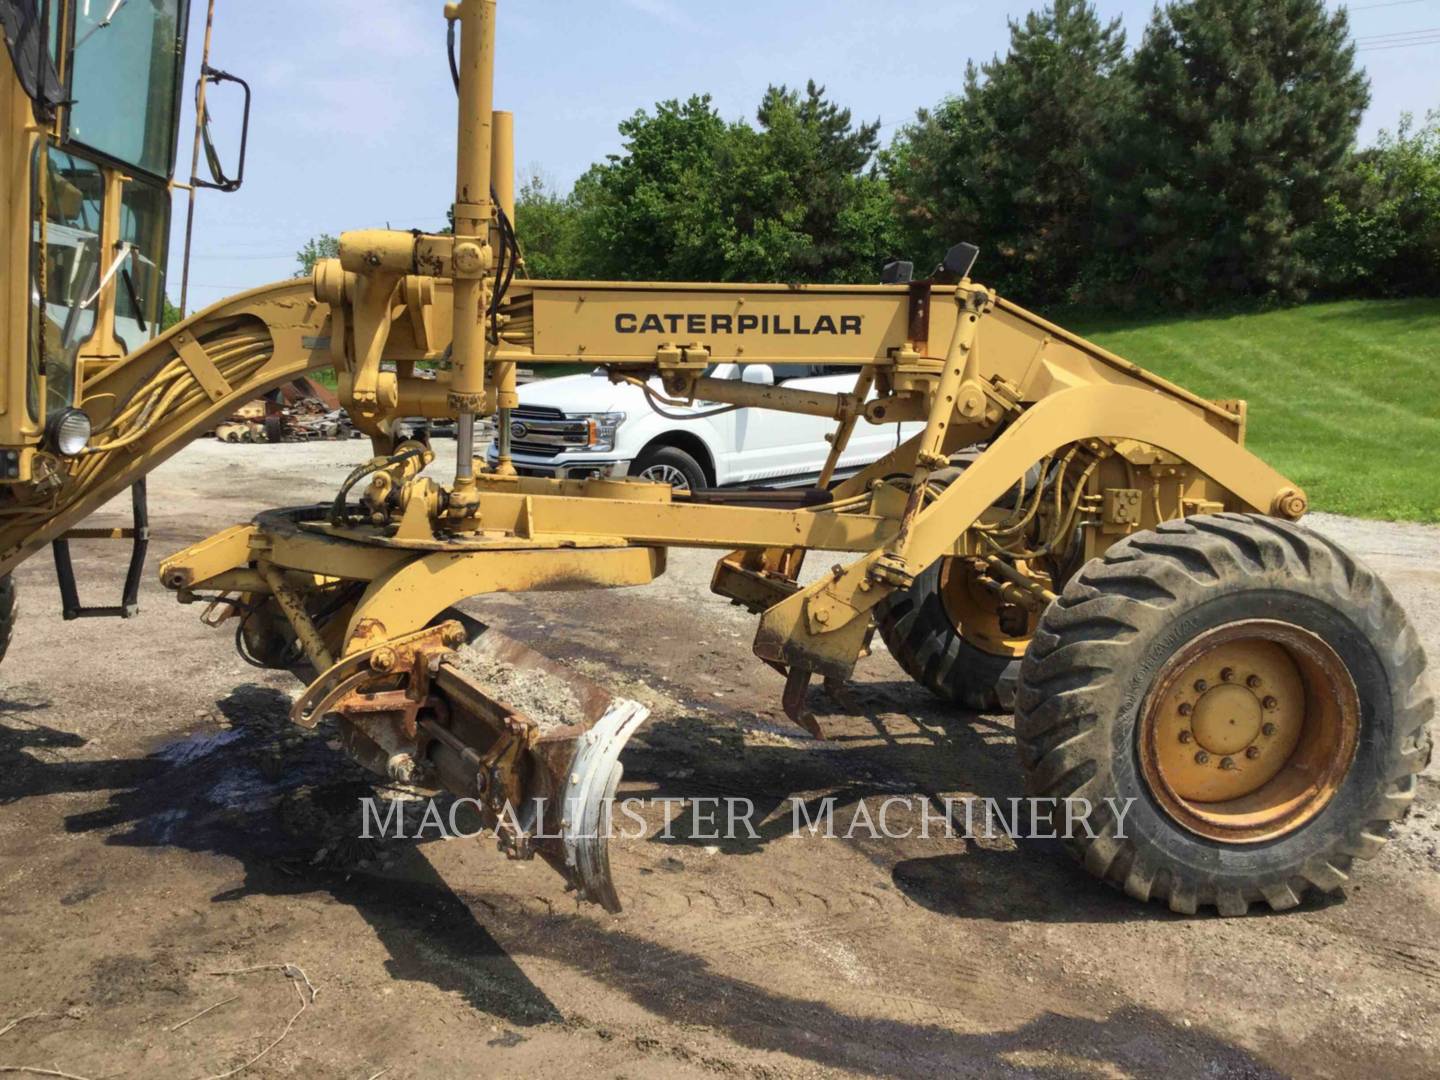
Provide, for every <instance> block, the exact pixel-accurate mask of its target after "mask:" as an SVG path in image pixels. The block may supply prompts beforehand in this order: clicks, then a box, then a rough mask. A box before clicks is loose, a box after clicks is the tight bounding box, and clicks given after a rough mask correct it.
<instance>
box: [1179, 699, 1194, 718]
mask: <svg viewBox="0 0 1440 1080" xmlns="http://www.w3.org/2000/svg"><path fill="white" fill-rule="evenodd" d="M1175 711H1176V712H1178V713H1179V714H1180V715H1181V716H1189V715H1190V713H1191V712H1192V711H1193V710H1192V709H1191V707H1190V703H1189V702H1188V701H1182V702H1181V703H1180V708H1178V709H1176V710H1175Z"/></svg>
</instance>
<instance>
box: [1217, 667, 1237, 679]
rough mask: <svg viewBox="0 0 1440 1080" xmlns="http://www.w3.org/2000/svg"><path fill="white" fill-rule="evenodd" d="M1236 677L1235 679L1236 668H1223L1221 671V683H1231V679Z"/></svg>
mask: <svg viewBox="0 0 1440 1080" xmlns="http://www.w3.org/2000/svg"><path fill="white" fill-rule="evenodd" d="M1234 677H1235V669H1234V668H1228V667H1227V668H1221V669H1220V681H1221V682H1229V681H1230V680H1231V679H1233V678H1234Z"/></svg>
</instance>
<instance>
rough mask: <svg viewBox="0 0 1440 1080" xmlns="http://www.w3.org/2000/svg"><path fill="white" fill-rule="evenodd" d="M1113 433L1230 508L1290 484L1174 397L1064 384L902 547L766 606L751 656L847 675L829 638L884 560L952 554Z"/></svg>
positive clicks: (846, 651)
mask: <svg viewBox="0 0 1440 1080" xmlns="http://www.w3.org/2000/svg"><path fill="white" fill-rule="evenodd" d="M1117 438H1124V439H1135V440H1139V441H1143V442H1147V443H1150V444H1153V445H1155V446H1159V447H1162V448H1164V449H1167V450H1170V451H1171V452H1172V453H1174V454H1176V455H1177V456H1178V457H1180V458H1182V459H1183V460H1186V461H1192V462H1198V463H1203V468H1204V470H1205V472H1206V474H1207V475H1208V476H1209V477H1210V478H1211V479H1213V480H1214V481H1215V483H1216V484H1218V485H1219V486H1220V487H1221V488H1223V489H1224V490H1226V491H1229V492H1231V493H1232V494H1233V496H1234V497H1235V499H1236V508H1237V509H1249V510H1255V511H1260V512H1262V513H1265V512H1271V511H1273V509H1274V506H1275V503H1276V502H1277V500H1283V499H1284V498H1286V497H1287V493H1289V492H1291V491H1293V490H1294V488H1293V487H1292V486H1291V485H1290V484H1289V482H1288V481H1287V480H1286V479H1285V478H1284V477H1283V476H1281V475H1280V474H1279V473H1277V472H1276V471H1275V470H1274V469H1271V468H1270V467H1269V466H1267V465H1265V464H1264V463H1263V462H1261V461H1260V460H1259V459H1258V458H1256V457H1255V456H1254V455H1253V454H1250V453H1249V452H1248V451H1246V450H1244V449H1242V448H1241V447H1240V446H1239V445H1238V444H1236V443H1235V442H1234V441H1232V440H1231V439H1228V438H1226V437H1225V436H1224V435H1222V434H1220V432H1218V431H1216V430H1215V428H1214V427H1212V426H1211V425H1210V424H1209V423H1207V422H1205V420H1203V419H1201V418H1200V416H1198V415H1197V414H1196V413H1195V412H1194V411H1193V410H1191V409H1188V408H1186V407H1185V405H1183V404H1182V403H1180V402H1177V401H1175V400H1174V399H1171V398H1169V397H1167V396H1164V395H1161V394H1157V393H1154V392H1152V391H1149V390H1142V389H1138V388H1130V387H1124V386H1116V385H1110V384H1107V383H1092V384H1077V385H1072V386H1069V387H1068V388H1067V389H1063V390H1060V391H1058V392H1056V393H1054V394H1053V395H1051V396H1050V397H1047V398H1045V399H1044V400H1042V401H1040V402H1037V403H1036V404H1035V405H1033V406H1031V407H1030V408H1028V409H1027V410H1026V411H1025V412H1024V413H1022V414H1021V415H1020V417H1019V419H1017V420H1016V421H1015V422H1014V423H1013V424H1011V425H1010V426H1009V427H1008V428H1007V429H1006V430H1005V431H1004V433H1003V434H1001V435H1000V436H999V437H998V438H996V439H995V441H994V442H993V443H991V444H990V445H989V447H988V448H987V449H986V451H985V452H984V453H983V454H981V455H980V456H979V458H978V459H976V461H975V462H974V463H973V464H972V465H971V466H970V467H969V468H967V469H966V470H965V472H964V473H962V474H961V475H960V476H959V477H958V478H957V479H956V480H955V481H953V482H952V483H951V484H949V486H947V487H946V488H945V490H944V491H943V492H941V493H940V494H939V495H938V496H936V497H935V499H934V501H933V502H931V503H930V504H929V505H928V506H927V507H926V508H925V510H924V511H923V512H922V513H920V514H919V515H918V516H917V517H916V519H915V521H914V523H913V526H912V527H911V528H910V529H909V530H908V532H907V535H906V537H905V538H904V542H903V544H901V545H899V546H898V547H897V546H896V544H895V540H894V538H893V537H892V539H891V543H890V544H889V545H888V550H875V551H872V552H870V553H869V554H867V555H866V556H864V557H863V558H861V559H860V560H858V561H857V562H855V563H852V564H851V565H850V566H848V567H846V568H845V569H844V571H843V572H842V573H840V574H838V575H835V576H833V577H830V578H823V579H821V580H820V581H818V582H816V583H814V584H813V585H811V586H809V587H808V588H806V589H804V590H801V591H800V592H797V593H796V594H795V595H793V596H791V597H789V598H788V599H786V600H785V601H783V602H782V603H780V604H777V605H776V606H775V607H774V608H772V609H771V610H769V611H767V612H766V613H765V615H764V617H763V618H762V620H761V625H760V629H759V631H758V632H757V636H756V645H755V650H756V653H757V654H758V655H760V656H761V657H763V658H765V659H768V660H773V661H776V662H784V663H803V664H804V666H807V667H810V668H812V669H813V670H816V671H825V672H827V673H829V674H832V675H838V676H841V677H848V676H849V674H850V671H851V670H852V669H853V666H854V661H855V658H856V657H857V656H858V652H856V651H852V646H853V644H854V638H855V635H854V633H853V631H852V632H851V633H849V634H848V635H847V636H845V637H844V638H838V639H837V640H835V641H831V640H828V639H830V638H832V637H835V635H836V631H837V630H840V629H842V628H845V629H849V628H850V627H851V626H852V625H853V624H854V623H855V622H860V623H862V624H863V622H864V619H863V618H862V616H864V615H866V614H867V613H868V612H869V611H870V610H871V609H873V608H874V606H875V605H876V604H877V603H879V602H880V600H881V599H883V598H884V597H885V596H887V595H889V592H890V591H892V586H891V584H890V583H888V582H886V581H883V580H876V578H877V574H876V572H875V571H876V568H877V566H880V565H881V564H882V560H884V559H887V558H899V559H902V560H903V561H904V563H905V564H906V565H907V566H908V567H909V568H910V572H911V573H919V571H920V570H923V569H924V568H925V567H927V566H929V565H930V564H931V563H933V562H934V561H935V560H936V559H938V558H940V557H941V556H942V555H945V554H950V553H952V552H953V550H954V548H955V545H956V541H957V538H959V537H961V536H963V535H964V534H965V532H966V531H967V530H968V529H970V528H971V526H973V525H974V524H975V522H976V521H977V520H978V519H979V518H980V516H981V515H982V514H983V513H984V512H985V510H986V509H987V508H989V507H990V506H991V505H992V504H994V502H995V501H996V500H997V499H999V498H1000V496H1001V495H1003V494H1004V493H1005V491H1006V490H1007V489H1008V488H1009V487H1010V486H1011V485H1012V484H1014V483H1015V481H1016V480H1017V479H1018V478H1019V477H1021V476H1022V475H1024V473H1025V471H1026V470H1027V469H1029V468H1030V466H1031V465H1033V464H1034V463H1035V462H1037V461H1039V460H1040V459H1041V458H1043V457H1044V456H1045V455H1047V454H1049V453H1051V452H1052V451H1053V450H1055V449H1056V448H1057V447H1063V446H1065V445H1067V444H1071V443H1079V442H1083V441H1085V440H1108V439H1117ZM943 452H945V453H948V452H950V448H949V447H947V448H946V449H945V450H944V451H943ZM897 535H898V530H897Z"/></svg>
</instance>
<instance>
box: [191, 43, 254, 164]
mask: <svg viewBox="0 0 1440 1080" xmlns="http://www.w3.org/2000/svg"><path fill="white" fill-rule="evenodd" d="M222 83H234V84H235V85H236V86H238V87H239V88H240V90H241V92H242V93H243V94H244V95H245V97H244V104H243V106H242V110H241V114H240V153H239V155H238V156H237V158H236V161H235V166H234V168H233V170H232V169H228V168H226V166H225V163H224V162H223V161H222V160H221V158H220V152H219V151H218V150H217V149H216V148H215V139H214V135H213V132H212V131H211V126H210V95H211V91H212V90H213V89H215V88H218V87H219V86H220V85H221V84H222ZM201 87H205V104H204V107H203V115H202V116H201V118H200V138H201V140H202V141H203V142H204V144H205V164H206V166H207V167H208V168H209V170H210V179H209V180H202V179H200V178H199V177H198V176H197V177H195V178H194V182H195V186H196V187H204V188H214V189H215V190H216V191H238V190H239V189H240V185H241V184H242V183H244V182H245V148H246V144H247V143H248V142H249V140H250V84H249V83H247V82H246V81H245V80H244V79H242V78H239V77H238V76H236V75H231V74H230V73H229V72H225V71H221V70H220V69H218V68H212V67H210V66H209V65H206V66H205V67H204V68H202V69H201V72H200V80H199V82H197V83H196V84H195V102H196V107H197V108H199V107H200V89H201ZM222 96H228V95H222ZM232 173H233V175H232Z"/></svg>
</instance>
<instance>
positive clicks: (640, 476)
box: [630, 446, 706, 491]
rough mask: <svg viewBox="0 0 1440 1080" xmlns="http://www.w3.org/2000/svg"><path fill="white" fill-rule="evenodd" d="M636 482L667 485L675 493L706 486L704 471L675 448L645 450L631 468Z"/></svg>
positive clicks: (690, 458)
mask: <svg viewBox="0 0 1440 1080" xmlns="http://www.w3.org/2000/svg"><path fill="white" fill-rule="evenodd" d="M630 475H631V476H633V477H635V478H636V479H637V480H653V481H655V482H657V483H661V484H669V485H670V486H671V487H672V488H674V489H675V490H676V491H695V490H698V489H699V488H703V487H705V486H706V483H705V470H704V469H703V468H701V466H700V463H699V462H698V461H696V460H695V459H694V458H693V457H691V456H690V455H689V454H687V453H686V452H685V451H684V450H681V449H680V448H679V447H677V446H656V447H652V448H651V449H649V450H646V451H645V452H644V453H642V454H641V455H640V456H639V457H638V458H636V459H635V464H634V465H633V466H631V469H630Z"/></svg>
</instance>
